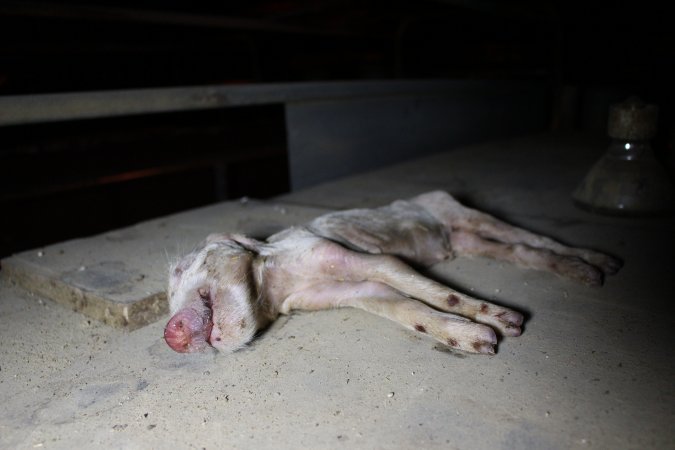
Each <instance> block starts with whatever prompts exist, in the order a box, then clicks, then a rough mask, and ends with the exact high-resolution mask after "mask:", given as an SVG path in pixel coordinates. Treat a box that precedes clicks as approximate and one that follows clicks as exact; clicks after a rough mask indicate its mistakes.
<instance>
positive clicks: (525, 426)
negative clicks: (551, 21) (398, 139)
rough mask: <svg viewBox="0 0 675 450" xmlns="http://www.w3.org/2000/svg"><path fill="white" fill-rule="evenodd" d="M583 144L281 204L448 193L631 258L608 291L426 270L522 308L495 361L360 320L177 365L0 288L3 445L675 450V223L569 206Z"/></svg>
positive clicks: (306, 319)
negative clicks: (518, 330) (520, 329)
mask: <svg viewBox="0 0 675 450" xmlns="http://www.w3.org/2000/svg"><path fill="white" fill-rule="evenodd" d="M592 144H593V143H590V142H589V141H586V140H584V139H579V138H560V137H556V136H535V137H530V138H526V139H516V140H510V141H506V142H499V143H491V144H484V145H478V146H473V147H470V148H464V149H458V150H456V151H453V152H449V153H444V154H439V155H435V156H432V157H429V158H424V159H421V160H416V161H411V162H408V163H406V164H402V165H398V166H393V167H390V168H386V169H383V170H379V171H376V172H371V173H369V174H363V175H357V176H354V177H351V178H348V179H344V180H340V181H337V182H332V183H327V184H324V185H321V186H318V187H315V188H311V189H309V190H305V191H301V192H297V193H293V194H290V195H288V196H284V197H282V198H280V199H278V201H279V202H285V203H295V204H298V205H313V206H323V207H329V208H341V207H348V206H373V205H377V204H382V203H385V202H387V201H389V200H392V199H394V198H397V197H399V198H400V197H408V196H411V195H414V194H416V193H419V192H422V191H426V190H431V189H439V188H440V189H446V190H448V191H450V192H452V193H455V194H458V195H460V196H461V197H463V198H464V199H465V200H466V201H468V202H469V203H471V204H473V205H474V206H478V207H480V208H482V209H485V210H487V211H490V212H492V213H495V214H497V215H500V216H501V217H503V218H505V219H508V220H509V221H511V222H514V223H517V224H520V225H523V226H527V227H529V228H531V229H534V230H536V231H539V232H543V233H546V234H549V235H552V236H554V237H556V238H558V239H561V240H564V241H566V242H568V243H571V244H575V245H584V246H590V247H595V248H597V249H600V250H604V251H607V252H610V253H613V254H615V255H617V256H620V257H621V258H623V259H624V261H625V267H624V268H623V269H622V271H621V272H619V274H618V275H616V276H614V277H611V278H609V279H608V280H607V283H606V285H605V286H604V287H602V288H588V287H584V286H579V285H576V284H574V283H572V282H569V281H565V280H562V279H559V278H556V277H555V276H553V275H550V274H546V273H540V272H534V271H527V270H521V269H518V268H515V267H512V266H509V265H506V264H503V263H497V262H494V261H490V260H486V259H480V258H477V259H465V258H458V259H456V260H454V261H449V262H444V263H441V264H439V265H437V266H435V267H433V268H432V269H431V270H430V273H431V275H432V276H434V277H436V278H438V279H440V280H443V281H445V282H447V283H448V284H451V285H454V286H456V287H458V288H460V289H462V290H464V291H466V292H470V293H471V294H473V295H475V296H479V297H482V298H486V299H489V300H493V301H496V302H498V303H503V304H507V305H509V306H512V307H514V308H517V309H519V310H522V311H525V312H526V313H527V314H528V316H529V317H528V320H527V322H526V326H525V332H524V334H523V335H522V336H521V337H518V338H507V339H504V340H502V341H501V342H500V345H499V349H498V353H497V355H495V356H492V357H488V356H470V355H464V354H460V353H454V352H448V351H447V350H446V349H444V348H441V347H439V346H438V345H436V344H435V343H434V342H432V341H431V340H430V339H429V338H427V337H424V336H421V335H419V334H415V333H413V332H410V331H407V330H405V329H403V328H401V327H400V326H398V325H397V324H395V323H392V322H389V321H386V320H384V319H381V318H378V317H375V316H371V315H368V314H367V313H364V312H361V311H357V310H349V309H345V310H334V311H323V312H316V313H301V314H294V315H292V316H290V317H285V318H282V319H281V320H279V321H277V322H276V323H275V324H274V325H272V327H271V328H270V329H268V330H267V331H266V332H265V333H263V334H262V335H261V336H260V337H259V338H258V339H256V340H255V341H254V342H253V344H252V345H250V346H249V347H247V348H246V349H245V350H243V351H239V352H236V353H234V354H231V355H215V354H213V353H207V354H202V355H181V354H177V353H173V352H172V351H171V350H170V349H169V348H168V347H167V346H166V345H165V344H164V342H163V339H162V330H163V326H164V321H163V320H162V321H160V322H155V323H153V324H150V325H148V326H146V327H143V328H140V329H138V330H136V331H132V332H126V331H120V330H119V329H115V328H111V327H109V326H107V325H103V324H101V323H99V322H97V321H94V320H91V319H87V318H86V317H85V316H83V315H81V314H79V313H74V312H72V311H71V310H70V309H68V308H66V307H63V306H61V305H58V304H56V303H54V302H52V301H50V300H47V299H45V298H42V297H40V296H38V295H36V294H33V293H31V291H30V290H26V289H22V288H19V287H17V286H15V285H14V284H13V280H12V278H11V277H9V276H7V275H6V274H4V275H3V276H0V323H1V324H2V326H1V327H0V342H1V345H0V402H2V404H3V406H4V407H3V408H2V409H1V410H0V447H2V448H77V447H84V446H87V447H93V446H95V447H105V448H143V449H146V448H164V447H167V446H173V447H175V448H313V449H314V448H317V449H318V448H450V449H452V448H458V449H473V448H476V449H482V448H505V449H506V448H507V449H514V448H518V449H544V448H545V449H566V448H597V449H610V448H611V449H645V448H675V444H674V443H675V429H674V428H673V426H672V424H673V423H675V389H674V383H673V380H674V379H675V377H674V375H675V363H674V362H673V359H672V357H671V356H670V355H671V353H672V350H671V349H670V347H671V343H672V337H671V335H670V333H671V330H672V329H673V325H674V321H673V314H672V313H673V306H672V302H671V301H670V300H671V298H672V292H673V287H675V283H674V281H673V271H672V267H673V266H672V257H673V254H674V252H673V250H674V249H675V245H674V244H675V238H673V235H672V230H673V229H675V228H674V227H673V225H675V220H673V219H672V218H670V219H646V220H638V219H616V218H608V217H600V216H593V215H591V214H588V213H585V212H582V211H578V210H577V209H575V208H574V207H573V206H572V205H571V203H570V200H569V192H570V191H571V190H572V189H573V188H574V185H575V184H576V182H577V181H578V180H579V179H580V178H581V176H583V173H584V172H585V170H586V169H587V168H588V167H589V166H590V164H591V162H592V161H593V160H594V158H596V157H597V156H599V154H600V153H602V151H603V149H602V147H594V146H593V145H592ZM516 161H527V162H528V163H527V164H526V165H522V166H521V165H518V164H517V163H516ZM486 174H488V176H486ZM131 257H132V255H130V258H131ZM2 274H3V272H0V275H2Z"/></svg>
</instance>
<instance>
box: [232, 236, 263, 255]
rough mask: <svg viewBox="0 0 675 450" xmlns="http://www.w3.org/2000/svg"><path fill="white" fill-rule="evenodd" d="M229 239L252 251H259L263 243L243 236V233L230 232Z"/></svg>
mask: <svg viewBox="0 0 675 450" xmlns="http://www.w3.org/2000/svg"><path fill="white" fill-rule="evenodd" d="M230 239H232V240H233V241H235V242H236V243H237V244H239V245H241V246H242V247H244V248H245V249H246V250H248V251H250V252H253V253H256V254H258V253H260V247H262V245H263V244H264V243H263V242H260V241H258V240H256V239H253V238H250V237H248V236H244V235H243V234H231V235H230Z"/></svg>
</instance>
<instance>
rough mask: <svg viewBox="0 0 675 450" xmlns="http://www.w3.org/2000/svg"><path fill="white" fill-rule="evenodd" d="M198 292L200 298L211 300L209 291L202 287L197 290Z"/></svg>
mask: <svg viewBox="0 0 675 450" xmlns="http://www.w3.org/2000/svg"><path fill="white" fill-rule="evenodd" d="M197 292H199V296H200V297H201V298H202V300H206V299H208V298H209V290H208V289H206V288H203V287H200V288H199V289H197Z"/></svg>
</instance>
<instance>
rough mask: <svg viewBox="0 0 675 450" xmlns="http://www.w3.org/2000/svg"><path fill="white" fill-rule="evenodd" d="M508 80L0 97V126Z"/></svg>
mask: <svg viewBox="0 0 675 450" xmlns="http://www.w3.org/2000/svg"><path fill="white" fill-rule="evenodd" d="M504 84H506V85H508V86H511V87H513V86H514V85H516V84H518V83H517V82H514V81H509V82H501V81H496V80H495V81H491V84H490V87H489V88H487V87H486V85H485V83H481V82H480V81H473V80H471V81H470V80H437V81H381V80H380V81H363V82H361V81H356V82H312V83H279V84H252V85H211V86H190V87H173V88H152V89H132V90H119V91H91V92H74V93H72V92H71V93H59V94H38V95H8V96H0V126H8V125H21V124H31V123H42V122H58V121H66V120H79V119H94V118H102V117H117V116H127V115H135V114H152V113H163V112H175V111H191V110H200V109H201V110H203V109H213V108H225V107H232V106H248V105H263V104H274V103H289V102H298V101H322V100H335V99H348V98H357V97H378V96H390V95H443V94H452V95H453V96H460V97H465V96H470V95H472V94H475V93H476V92H481V91H484V90H485V89H495V90H499V89H500V86H503V85H504Z"/></svg>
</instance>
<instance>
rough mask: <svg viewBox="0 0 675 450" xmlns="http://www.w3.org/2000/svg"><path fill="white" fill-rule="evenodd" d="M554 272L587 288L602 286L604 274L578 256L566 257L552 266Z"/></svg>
mask: <svg viewBox="0 0 675 450" xmlns="http://www.w3.org/2000/svg"><path fill="white" fill-rule="evenodd" d="M552 269H553V271H554V272H557V273H558V274H559V275H560V276H562V277H565V278H569V279H571V280H574V281H577V282H579V283H582V284H585V285H586V286H602V282H603V278H604V274H603V272H602V271H601V270H600V269H598V268H597V267H595V266H592V265H590V264H588V263H587V262H586V261H584V260H583V259H581V258H578V257H576V256H565V257H563V258H562V259H561V260H560V261H559V262H558V263H556V264H553V265H552Z"/></svg>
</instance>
